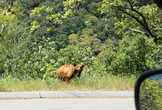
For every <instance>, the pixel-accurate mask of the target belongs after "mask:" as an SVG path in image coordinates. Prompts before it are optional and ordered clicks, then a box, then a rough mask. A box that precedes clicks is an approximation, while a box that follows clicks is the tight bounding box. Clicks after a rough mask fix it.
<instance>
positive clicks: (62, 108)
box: [0, 98, 135, 110]
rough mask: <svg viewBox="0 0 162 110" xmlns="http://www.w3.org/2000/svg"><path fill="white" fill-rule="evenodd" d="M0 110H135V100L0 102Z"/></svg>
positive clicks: (82, 99) (94, 99)
mask: <svg viewBox="0 0 162 110" xmlns="http://www.w3.org/2000/svg"><path fill="white" fill-rule="evenodd" d="M0 110H135V106H134V99H133V98H109V99H108V98H91V99H88V98H87V99H86V98H77V99H76V98H74V99H69V98H68V99H29V100H27V99H26V100H0Z"/></svg>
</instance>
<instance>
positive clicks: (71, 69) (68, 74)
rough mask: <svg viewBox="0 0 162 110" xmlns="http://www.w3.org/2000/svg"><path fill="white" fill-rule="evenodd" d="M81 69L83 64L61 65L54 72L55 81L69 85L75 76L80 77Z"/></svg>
mask: <svg viewBox="0 0 162 110" xmlns="http://www.w3.org/2000/svg"><path fill="white" fill-rule="evenodd" d="M83 67H84V65H83V64H74V65H63V66H61V67H60V68H59V69H58V70H57V72H56V76H57V79H60V80H63V81H66V82H67V83H69V82H70V80H71V79H72V78H73V77H74V76H75V75H77V76H78V77H80V74H81V72H82V70H83Z"/></svg>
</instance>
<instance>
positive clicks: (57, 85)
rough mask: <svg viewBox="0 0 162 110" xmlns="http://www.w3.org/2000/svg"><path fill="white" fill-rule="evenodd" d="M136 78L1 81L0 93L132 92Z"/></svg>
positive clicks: (110, 77) (111, 77)
mask: <svg viewBox="0 0 162 110" xmlns="http://www.w3.org/2000/svg"><path fill="white" fill-rule="evenodd" d="M135 80H136V78H133V77H119V76H109V77H108V76H107V77H104V78H96V79H95V78H93V79H92V78H91V79H89V78H88V79H86V78H81V79H80V80H77V79H73V80H72V81H71V83H70V84H67V83H65V82H62V81H58V80H44V81H42V80H24V81H20V80H17V79H15V80H13V79H12V80H4V79H1V80H0V91H38V90H48V91H52V90H132V89H133V88H134V84H135Z"/></svg>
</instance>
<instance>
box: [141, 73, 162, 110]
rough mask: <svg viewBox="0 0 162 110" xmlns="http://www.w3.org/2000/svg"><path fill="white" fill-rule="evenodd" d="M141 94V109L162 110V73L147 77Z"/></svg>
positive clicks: (142, 85)
mask: <svg viewBox="0 0 162 110" xmlns="http://www.w3.org/2000/svg"><path fill="white" fill-rule="evenodd" d="M139 95H140V96H139V98H140V102H139V103H140V108H141V110H162V73H161V74H157V75H153V76H150V77H148V78H146V79H145V80H144V81H143V82H142V84H141V86H140V93H139Z"/></svg>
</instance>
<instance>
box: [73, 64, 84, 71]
mask: <svg viewBox="0 0 162 110" xmlns="http://www.w3.org/2000/svg"><path fill="white" fill-rule="evenodd" d="M74 67H75V70H77V71H82V70H83V68H84V65H83V64H74Z"/></svg>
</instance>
